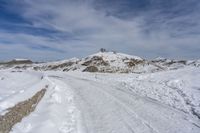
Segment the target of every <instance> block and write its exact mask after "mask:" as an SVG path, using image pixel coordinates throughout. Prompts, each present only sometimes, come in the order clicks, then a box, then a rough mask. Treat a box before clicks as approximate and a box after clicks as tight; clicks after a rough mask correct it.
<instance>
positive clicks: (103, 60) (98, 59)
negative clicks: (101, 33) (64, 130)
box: [0, 52, 200, 73]
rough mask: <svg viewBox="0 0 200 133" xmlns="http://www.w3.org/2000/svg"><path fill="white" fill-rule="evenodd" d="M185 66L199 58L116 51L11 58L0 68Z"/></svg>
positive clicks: (124, 69) (142, 69)
mask: <svg viewBox="0 0 200 133" xmlns="http://www.w3.org/2000/svg"><path fill="white" fill-rule="evenodd" d="M187 66H193V67H200V60H188V61H187V60H171V59H165V58H156V59H154V60H146V59H142V58H140V57H138V56H132V55H127V54H123V53H116V52H98V53H96V54H92V55H89V56H88V57H85V58H82V59H78V58H72V59H68V60H61V61H56V62H47V63H32V62H31V61H30V60H21V59H19V60H13V61H11V62H8V63H7V64H4V65H0V68H4V69H5V68H16V69H33V70H37V71H38V70H44V71H51V70H53V71H65V72H66V71H83V72H101V73H152V72H158V71H164V70H174V69H180V68H184V67H187Z"/></svg>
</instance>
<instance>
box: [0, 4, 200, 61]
mask: <svg viewBox="0 0 200 133" xmlns="http://www.w3.org/2000/svg"><path fill="white" fill-rule="evenodd" d="M199 13H200V1H199V0H0V60H1V61H4V60H11V59H13V58H27V59H32V60H34V61H52V60H61V59H67V58H72V57H78V58H81V57H84V56H87V55H89V54H93V53H96V52H98V51H99V49H100V48H105V49H107V50H110V51H117V52H122V53H127V54H131V55H137V56H140V57H142V58H147V59H152V58H156V57H166V58H174V59H200V14H199Z"/></svg>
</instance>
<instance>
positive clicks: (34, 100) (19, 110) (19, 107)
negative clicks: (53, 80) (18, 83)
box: [0, 86, 48, 133]
mask: <svg viewBox="0 0 200 133" xmlns="http://www.w3.org/2000/svg"><path fill="white" fill-rule="evenodd" d="M47 87H48V86H45V88H44V89H42V90H40V91H39V92H37V93H36V94H35V95H34V96H33V97H31V98H30V99H28V100H25V101H22V102H20V103H18V104H16V105H15V106H14V107H11V108H9V109H7V111H8V112H7V113H6V114H5V115H3V116H0V133H9V132H10V131H11V129H12V127H13V126H14V125H15V124H16V123H18V122H20V121H21V120H22V119H23V118H24V117H26V116H28V115H29V114H30V113H31V112H33V111H34V110H35V108H36V106H37V104H38V103H39V102H40V100H41V99H42V97H43V96H44V94H45V92H46V89H47Z"/></svg>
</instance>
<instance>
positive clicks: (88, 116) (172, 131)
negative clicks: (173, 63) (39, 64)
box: [0, 72, 200, 133]
mask: <svg viewBox="0 0 200 133" xmlns="http://www.w3.org/2000/svg"><path fill="white" fill-rule="evenodd" d="M23 73H26V72H23ZM23 73H22V75H23ZM79 74H80V75H79ZM81 74H83V73H70V74H68V73H62V72H45V73H42V72H41V73H39V72H36V73H34V74H33V73H27V75H29V76H30V77H28V76H27V77H25V78H28V79H30V80H31V79H34V81H37V80H36V79H37V78H38V80H40V83H38V84H36V85H34V87H35V88H36V87H37V89H39V88H42V86H44V85H46V84H48V85H49V90H48V91H47V93H46V94H45V97H44V98H43V99H42V101H41V103H40V104H39V106H38V107H37V109H36V111H35V112H33V113H32V114H31V115H30V116H28V117H26V118H24V119H23V120H22V122H21V123H19V124H17V125H16V126H15V127H14V128H13V131H12V133H23V132H26V133H44V132H49V133H199V132H200V121H199V119H198V118H196V117H194V116H193V115H191V114H188V113H184V112H183V111H180V110H177V109H175V108H173V107H171V106H168V105H167V104H163V103H162V102H159V101H157V100H155V99H152V98H149V97H145V96H141V95H138V94H137V93H135V92H134V91H129V90H128V89H127V88H125V86H124V85H123V84H118V83H117V82H116V81H114V80H113V82H112V81H111V80H107V79H106V76H102V77H98V78H99V79H103V78H104V80H97V79H95V78H94V77H93V78H91V77H92V76H88V75H87V74H85V75H81ZM4 75H5V73H4ZM19 75H20V74H18V76H19ZM31 75H32V77H31ZM9 76H10V77H12V76H11V75H7V77H9ZM41 76H42V77H43V78H41ZM22 78H23V77H22ZM110 78H112V77H110ZM5 80H6V78H5ZM11 80H13V78H11ZM105 80H107V82H105ZM103 81H104V82H103ZM7 82H9V80H8V81H7ZM17 82H18V81H17ZM17 82H16V84H17ZM29 82H30V81H29ZM2 83H3V81H2ZM2 83H1V84H2ZM34 83H35V82H34ZM13 84H14V83H13ZM135 85H138V84H135ZM25 86H26V87H27V84H25ZM13 87H14V86H11V88H12V89H13ZM132 87H134V85H132ZM135 87H137V86H135ZM30 90H33V89H30ZM30 92H32V91H30ZM30 92H29V89H26V90H25V92H23V93H20V97H21V96H23V95H24V96H26V97H28V96H30V95H31V94H30ZM2 97H3V96H2ZM16 97H18V96H17V95H16ZM14 98H15V97H14ZM15 99H17V98H15ZM10 101H13V100H10ZM2 102H5V101H2ZM2 102H1V103H2ZM1 103H0V105H1Z"/></svg>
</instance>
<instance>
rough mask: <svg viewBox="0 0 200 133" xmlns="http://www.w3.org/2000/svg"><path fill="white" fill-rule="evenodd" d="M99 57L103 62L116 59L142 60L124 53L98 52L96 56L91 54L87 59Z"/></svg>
mask: <svg viewBox="0 0 200 133" xmlns="http://www.w3.org/2000/svg"><path fill="white" fill-rule="evenodd" d="M94 56H99V57H103V59H105V60H118V59H125V58H128V59H136V60H143V59H142V58H140V57H138V56H133V55H128V54H124V53H113V52H98V53H96V54H92V55H90V56H89V57H94Z"/></svg>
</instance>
